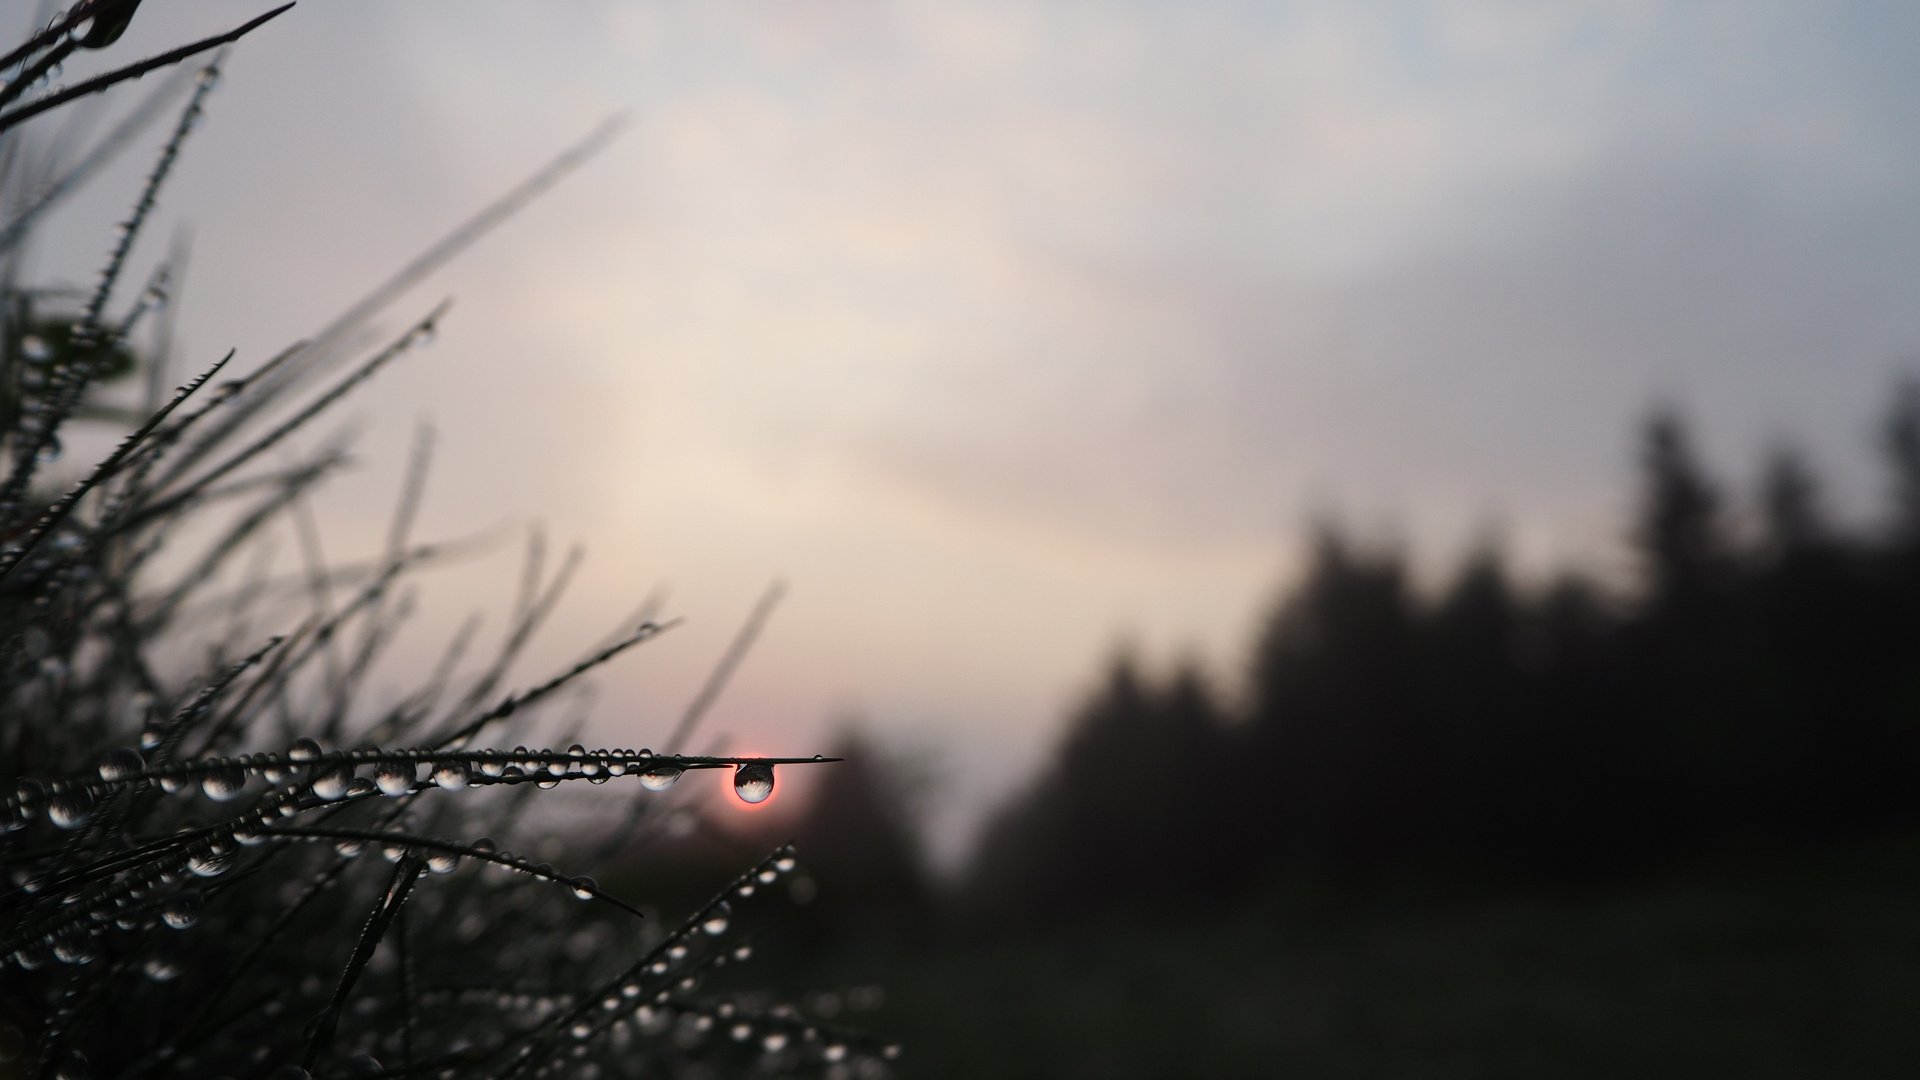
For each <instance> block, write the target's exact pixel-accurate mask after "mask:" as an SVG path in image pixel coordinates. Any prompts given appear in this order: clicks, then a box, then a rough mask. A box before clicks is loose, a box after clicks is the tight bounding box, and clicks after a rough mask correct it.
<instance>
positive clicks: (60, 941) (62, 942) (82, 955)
mask: <svg viewBox="0 0 1920 1080" xmlns="http://www.w3.org/2000/svg"><path fill="white" fill-rule="evenodd" d="M53 958H54V959H55V960H58V961H60V962H61V963H63V964H89V963H92V962H93V937H92V936H91V935H89V934H87V933H86V932H85V931H75V932H73V933H70V934H62V935H60V937H59V938H57V939H56V940H55V941H54V943H53Z"/></svg>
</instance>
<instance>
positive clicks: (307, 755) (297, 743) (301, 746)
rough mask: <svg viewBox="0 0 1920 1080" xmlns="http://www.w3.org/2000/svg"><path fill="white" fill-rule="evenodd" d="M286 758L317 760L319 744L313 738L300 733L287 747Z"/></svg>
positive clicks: (303, 761)
mask: <svg viewBox="0 0 1920 1080" xmlns="http://www.w3.org/2000/svg"><path fill="white" fill-rule="evenodd" d="M287 760H288V761H297V762H302V763H305V762H309V761H319V760H320V744H319V743H318V742H316V741H314V740H313V739H310V738H308V737H307V736H305V735H302V736H300V737H299V738H297V739H295V740H293V745H292V746H289V747H288V748H287Z"/></svg>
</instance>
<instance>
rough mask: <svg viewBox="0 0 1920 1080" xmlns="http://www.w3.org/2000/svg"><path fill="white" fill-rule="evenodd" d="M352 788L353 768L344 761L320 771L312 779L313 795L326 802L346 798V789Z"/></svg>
mask: <svg viewBox="0 0 1920 1080" xmlns="http://www.w3.org/2000/svg"><path fill="white" fill-rule="evenodd" d="M352 786H353V766H352V765H350V764H348V763H347V762H345V761H336V762H334V763H333V764H331V765H328V766H326V767H324V768H322V769H321V770H320V775H318V776H316V777H314V778H313V794H314V795H315V796H316V797H317V798H321V799H325V800H326V801H328V802H338V801H340V800H341V799H344V798H346V797H347V789H348V788H351V787H352Z"/></svg>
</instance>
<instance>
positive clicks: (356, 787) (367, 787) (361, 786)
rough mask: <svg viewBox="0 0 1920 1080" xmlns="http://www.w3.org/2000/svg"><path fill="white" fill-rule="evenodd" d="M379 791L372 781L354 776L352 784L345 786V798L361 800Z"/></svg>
mask: <svg viewBox="0 0 1920 1080" xmlns="http://www.w3.org/2000/svg"><path fill="white" fill-rule="evenodd" d="M379 790H380V788H379V786H378V785H377V784H375V783H374V782H373V781H371V780H369V779H367V778H366V777H364V776H356V777H354V779H353V783H351V784H348V785H347V798H349V799H363V798H366V797H367V796H368V795H372V794H374V793H375V792H377V791H379Z"/></svg>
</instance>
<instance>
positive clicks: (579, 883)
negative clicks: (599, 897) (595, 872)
mask: <svg viewBox="0 0 1920 1080" xmlns="http://www.w3.org/2000/svg"><path fill="white" fill-rule="evenodd" d="M599 889H600V883H599V882H597V881H595V880H593V879H592V878H590V877H585V876H581V877H577V878H574V879H573V895H575V896H577V897H579V898H580V899H582V900H591V899H593V894H594V893H596V892H598V891H599Z"/></svg>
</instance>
